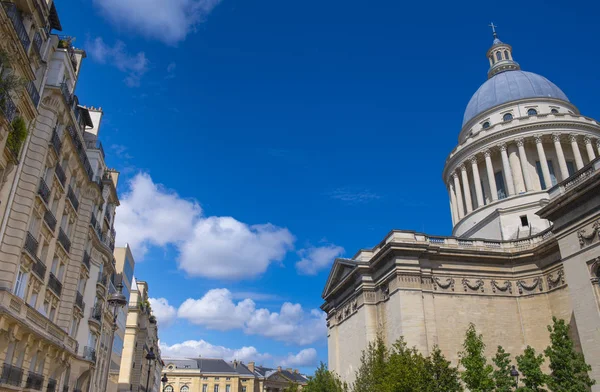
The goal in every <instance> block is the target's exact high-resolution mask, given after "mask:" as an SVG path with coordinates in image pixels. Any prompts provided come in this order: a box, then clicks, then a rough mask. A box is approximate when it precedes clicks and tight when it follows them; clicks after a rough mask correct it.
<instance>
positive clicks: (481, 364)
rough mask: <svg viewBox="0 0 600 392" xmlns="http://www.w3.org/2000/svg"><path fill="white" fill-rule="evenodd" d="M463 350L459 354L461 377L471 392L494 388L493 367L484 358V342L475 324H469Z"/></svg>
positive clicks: (484, 391)
mask: <svg viewBox="0 0 600 392" xmlns="http://www.w3.org/2000/svg"><path fill="white" fill-rule="evenodd" d="M463 349H464V351H463V352H461V353H460V354H459V355H460V364H461V365H462V366H463V367H464V369H465V370H464V371H463V372H462V374H461V378H462V380H463V381H464V383H465V385H466V386H467V388H468V389H469V391H471V392H491V391H493V390H494V379H493V378H492V373H493V371H494V368H493V367H492V365H490V364H488V363H487V359H486V358H485V355H484V351H485V343H483V337H482V335H477V331H476V330H475V326H474V325H473V324H470V325H469V328H468V329H467V333H466V335H465V341H464V343H463Z"/></svg>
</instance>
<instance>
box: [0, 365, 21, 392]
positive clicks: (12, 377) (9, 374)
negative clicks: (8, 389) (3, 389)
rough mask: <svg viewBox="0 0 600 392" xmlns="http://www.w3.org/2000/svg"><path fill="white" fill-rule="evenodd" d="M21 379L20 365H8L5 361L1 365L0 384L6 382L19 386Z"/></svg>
mask: <svg viewBox="0 0 600 392" xmlns="http://www.w3.org/2000/svg"><path fill="white" fill-rule="evenodd" d="M21 380H23V369H21V368H20V367H16V366H12V365H9V364H8V363H5V364H4V365H3V366H2V376H0V384H8V385H14V386H16V387H20V386H21Z"/></svg>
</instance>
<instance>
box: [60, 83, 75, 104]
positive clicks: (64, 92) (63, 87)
mask: <svg viewBox="0 0 600 392" xmlns="http://www.w3.org/2000/svg"><path fill="white" fill-rule="evenodd" d="M60 91H61V92H62V95H63V98H64V99H65V104H66V105H67V106H70V105H71V100H72V99H73V95H71V92H70V91H69V86H67V84H66V83H61V84H60Z"/></svg>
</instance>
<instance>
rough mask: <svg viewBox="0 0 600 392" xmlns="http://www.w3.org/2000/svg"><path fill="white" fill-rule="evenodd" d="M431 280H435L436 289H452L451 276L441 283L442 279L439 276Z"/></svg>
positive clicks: (452, 280) (452, 281)
mask: <svg viewBox="0 0 600 392" xmlns="http://www.w3.org/2000/svg"><path fill="white" fill-rule="evenodd" d="M433 281H434V282H435V286H434V287H435V289H436V290H437V289H438V287H439V288H441V289H443V290H448V289H450V290H452V291H454V279H453V278H447V281H446V282H445V283H442V280H441V279H440V278H437V277H436V278H433Z"/></svg>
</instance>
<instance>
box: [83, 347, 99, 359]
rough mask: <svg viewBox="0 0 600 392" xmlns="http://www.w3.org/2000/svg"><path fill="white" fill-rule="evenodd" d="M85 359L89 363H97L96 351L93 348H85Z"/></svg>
mask: <svg viewBox="0 0 600 392" xmlns="http://www.w3.org/2000/svg"><path fill="white" fill-rule="evenodd" d="M83 357H84V358H85V359H87V360H88V361H92V362H96V350H95V349H94V348H93V347H88V346H85V347H84V348H83Z"/></svg>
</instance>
